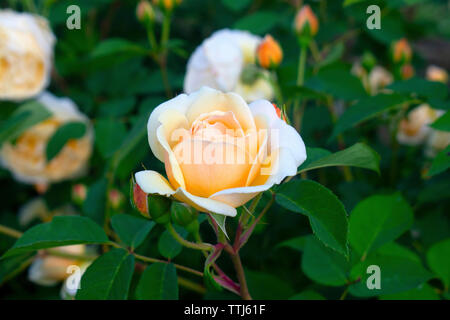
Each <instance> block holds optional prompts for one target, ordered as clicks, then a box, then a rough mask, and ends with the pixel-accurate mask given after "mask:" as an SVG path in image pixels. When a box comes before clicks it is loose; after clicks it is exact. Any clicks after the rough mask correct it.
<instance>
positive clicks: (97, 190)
mask: <svg viewBox="0 0 450 320" xmlns="http://www.w3.org/2000/svg"><path fill="white" fill-rule="evenodd" d="M107 185H108V182H107V180H106V179H105V178H101V179H99V180H97V181H96V182H95V183H93V184H92V185H91V186H90V187H89V189H88V193H87V196H86V200H84V202H83V207H82V211H83V214H84V215H85V216H86V217H89V218H91V219H92V220H94V221H95V222H97V223H98V224H99V225H101V226H103V219H104V215H105V201H106V188H107Z"/></svg>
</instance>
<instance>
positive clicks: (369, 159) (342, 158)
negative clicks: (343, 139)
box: [298, 143, 380, 173]
mask: <svg viewBox="0 0 450 320" xmlns="http://www.w3.org/2000/svg"><path fill="white" fill-rule="evenodd" d="M322 150H323V149H322ZM307 151H308V150H307ZM319 152H320V153H322V154H323V156H322V157H320V158H319V159H317V160H315V161H312V162H309V163H306V165H305V163H304V164H302V165H301V166H300V167H299V171H298V173H301V172H304V171H308V170H312V169H317V168H323V167H332V166H350V167H359V168H365V169H369V170H373V171H375V172H378V173H379V172H380V169H379V164H380V156H379V155H378V154H377V153H376V152H375V151H374V150H373V149H371V148H370V147H368V146H367V145H365V144H363V143H356V144H354V145H353V146H351V147H349V148H347V149H345V150H342V151H338V152H336V153H333V154H329V155H327V154H326V153H325V152H322V151H317V150H314V153H315V154H314V157H316V158H318V157H319V155H318V153H319ZM307 155H308V157H309V154H308V153H307Z"/></svg>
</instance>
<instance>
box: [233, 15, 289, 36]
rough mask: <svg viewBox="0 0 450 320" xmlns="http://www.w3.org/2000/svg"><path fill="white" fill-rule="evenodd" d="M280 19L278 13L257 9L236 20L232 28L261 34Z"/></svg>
mask: <svg viewBox="0 0 450 320" xmlns="http://www.w3.org/2000/svg"><path fill="white" fill-rule="evenodd" d="M279 21H280V15H279V14H278V13H275V12H273V11H258V12H255V13H251V14H249V15H245V16H244V17H243V18H241V19H239V20H238V21H236V23H235V24H234V26H233V28H234V29H239V30H247V31H250V32H251V33H255V34H259V35H262V34H264V33H266V32H268V31H269V30H271V29H272V28H273V27H274V26H275V25H276V24H277V23H278V22H279Z"/></svg>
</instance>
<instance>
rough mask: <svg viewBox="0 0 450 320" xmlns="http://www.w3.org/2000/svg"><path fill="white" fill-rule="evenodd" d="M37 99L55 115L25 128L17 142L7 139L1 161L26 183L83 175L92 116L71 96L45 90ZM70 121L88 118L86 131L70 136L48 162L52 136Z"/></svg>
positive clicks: (46, 181) (17, 177) (88, 149)
mask: <svg viewBox="0 0 450 320" xmlns="http://www.w3.org/2000/svg"><path fill="white" fill-rule="evenodd" d="M37 101H39V102H40V103H41V104H42V105H43V106H45V107H46V108H47V109H48V110H49V111H50V112H51V113H52V117H51V118H48V119H46V120H44V121H43V122H41V123H39V124H37V125H35V126H33V127H31V128H29V129H28V130H26V131H25V132H24V133H23V134H22V135H21V136H20V137H18V138H17V141H15V143H14V144H13V143H10V142H6V143H4V144H3V146H2V148H1V150H0V160H1V163H2V165H3V166H4V167H5V168H7V169H9V170H10V171H11V172H12V173H13V175H14V177H15V178H16V179H17V180H19V181H21V182H23V183H31V184H36V183H43V184H48V183H52V182H59V181H61V180H65V179H71V178H75V177H78V176H80V175H81V174H83V173H84V172H85V169H86V165H87V161H88V159H89V156H90V155H91V151H92V142H93V130H92V126H91V124H90V121H89V119H88V118H87V117H86V116H85V115H84V114H82V113H81V112H80V111H78V109H77V107H76V105H75V104H74V103H73V102H72V101H71V100H70V99H68V98H57V97H55V96H53V95H51V94H50V93H44V94H42V95H41V96H40V97H39V98H38V99H37ZM70 121H83V122H85V123H86V124H87V131H86V134H85V135H84V137H82V138H81V139H77V140H70V141H69V142H68V143H67V144H66V145H65V146H64V147H63V149H62V150H61V151H60V152H59V153H58V154H57V155H56V156H55V157H54V158H53V159H51V161H50V162H47V159H46V147H47V143H48V141H49V139H50V138H51V137H52V135H53V134H54V133H55V131H56V130H57V129H58V128H59V127H60V126H61V125H63V124H64V123H67V122H70Z"/></svg>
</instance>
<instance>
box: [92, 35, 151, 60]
mask: <svg viewBox="0 0 450 320" xmlns="http://www.w3.org/2000/svg"><path fill="white" fill-rule="evenodd" d="M124 53H126V54H130V56H139V55H146V54H148V50H147V49H145V48H143V47H141V46H139V45H137V44H135V43H133V42H130V41H128V40H125V39H107V40H104V41H103V42H100V43H99V44H98V45H97V47H96V48H95V49H94V50H93V51H92V53H91V56H92V57H93V58H102V57H104V56H108V55H117V54H124Z"/></svg>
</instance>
